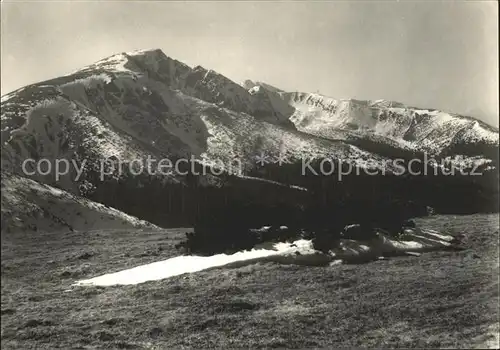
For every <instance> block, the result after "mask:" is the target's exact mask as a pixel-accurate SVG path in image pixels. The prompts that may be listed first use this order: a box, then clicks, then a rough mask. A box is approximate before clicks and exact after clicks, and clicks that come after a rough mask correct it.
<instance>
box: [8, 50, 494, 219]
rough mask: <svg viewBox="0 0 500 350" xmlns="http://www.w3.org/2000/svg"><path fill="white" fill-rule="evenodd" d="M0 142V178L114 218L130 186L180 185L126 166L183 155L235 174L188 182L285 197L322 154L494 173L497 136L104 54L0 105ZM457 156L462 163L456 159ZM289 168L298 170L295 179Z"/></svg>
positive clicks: (399, 110) (148, 59)
mask: <svg viewBox="0 0 500 350" xmlns="http://www.w3.org/2000/svg"><path fill="white" fill-rule="evenodd" d="M1 138H2V151H1V156H2V172H6V173H11V174H17V175H21V176H25V177H29V178H31V180H33V181H37V182H38V183H40V184H47V185H50V186H55V187H58V188H60V189H63V190H65V191H68V192H69V193H71V194H73V195H82V196H85V197H88V198H91V199H95V200H98V201H101V202H105V204H108V205H110V204H113V205H123V207H122V208H119V209H123V210H125V211H127V212H130V210H128V209H130V208H131V206H134V204H133V202H135V201H140V200H139V199H138V197H137V196H145V195H144V194H141V193H138V191H137V189H142V188H145V189H144V190H143V191H142V192H143V193H146V192H147V190H146V189H150V190H151V191H152V192H155V191H156V192H158V191H159V190H158V189H159V188H161V189H163V190H165V189H166V188H167V187H168V186H181V187H182V186H184V187H185V186H190V185H189V184H188V182H189V180H188V179H187V177H186V176H185V175H184V174H179V173H176V172H170V173H168V174H160V175H158V174H154V175H151V174H141V175H140V176H137V177H136V178H135V179H131V177H130V176H129V175H130V174H131V170H130V169H137V167H138V166H139V167H140V164H144V160H145V159H147V158H148V157H152V158H153V159H156V160H159V159H164V158H167V159H169V160H171V161H176V160H178V159H180V158H191V157H192V158H193V159H195V163H196V164H197V166H199V165H212V166H214V167H216V168H217V169H220V170H221V171H223V172H224V174H229V173H231V174H237V175H238V176H236V177H232V176H229V177H226V176H212V175H210V174H208V175H206V176H200V177H198V178H197V180H196V181H197V183H198V185H199V184H201V185H204V186H207V185H208V186H215V187H217V188H221V187H224V186H227V185H229V186H232V187H233V188H235V187H236V188H240V189H242V188H245V187H251V188H252V189H254V190H258V189H263V188H266V190H267V188H269V186H271V187H273V186H274V187H273V188H280V190H276V191H277V192H276V193H278V192H280V191H282V190H281V189H282V188H283V186H285V188H289V189H290V190H292V187H293V185H300V186H304V185H306V182H305V181H304V179H303V177H302V176H301V174H300V173H299V172H297V169H299V170H300V162H301V160H303V159H306V160H307V159H319V160H320V159H324V158H325V157H328V158H332V159H335V160H337V161H341V162H344V163H348V164H351V165H352V166H356V167H358V168H360V169H368V168H375V169H378V170H383V171H385V172H389V173H391V172H393V171H394V170H395V169H394V167H393V166H392V165H391V162H390V160H391V159H394V158H398V157H404V158H405V159H406V160H408V159H410V158H411V157H414V156H416V155H417V156H419V157H420V156H421V155H422V152H430V153H431V154H432V155H435V156H437V157H448V158H449V162H451V163H450V164H459V163H460V164H462V163H467V164H469V166H470V167H472V166H474V164H477V163H480V164H481V166H482V167H481V171H482V172H488V171H489V172H490V173H491V172H496V167H497V164H498V154H497V151H496V148H497V147H498V130H496V129H494V128H492V127H489V126H487V125H485V124H484V123H481V122H479V121H476V120H473V119H471V118H467V117H461V116H456V115H451V114H448V113H444V112H440V111H433V110H423V109H416V108H411V107H406V106H403V105H401V104H398V103H393V102H387V101H355V100H348V101H344V100H334V99H331V98H327V97H325V96H321V95H317V94H306V93H297V92H293V93H290V92H285V91H282V90H280V89H278V88H274V87H272V86H271V85H268V84H265V83H254V82H252V81H246V82H245V83H243V84H241V85H240V84H237V83H235V82H233V81H231V80H230V79H228V78H226V77H224V76H223V75H221V74H218V73H217V72H214V71H213V70H207V69H205V68H203V67H200V66H197V67H195V68H191V67H189V66H187V65H185V64H183V63H182V62H179V61H177V60H175V59H172V58H170V57H168V56H166V55H165V54H164V53H163V52H162V51H161V50H142V51H135V52H130V53H121V54H117V55H113V56H111V57H108V58H105V59H103V60H101V61H99V62H96V63H94V64H91V65H89V66H87V67H84V68H82V69H80V70H78V71H76V72H74V73H71V74H68V75H66V76H62V77H58V78H55V79H52V80H49V81H45V82H41V83H37V84H32V85H29V86H26V87H24V88H21V89H19V90H16V91H14V92H12V93H9V94H7V95H4V96H2V99H1ZM259 155H260V156H262V155H264V156H265V161H266V162H267V163H268V164H267V165H266V166H270V167H274V168H273V169H274V170H272V171H271V170H269V171H262V169H261V168H262V167H259V166H258V164H257V163H256V156H259ZM456 155H460V156H461V158H460V159H459V160H455V159H454V157H455V156H456ZM450 157H451V158H450ZM29 158H31V159H33V160H34V161H38V160H41V159H47V164H50V165H51V166H52V168H54V167H55V165H56V163H57V161H58V159H66V160H68V161H70V162H71V163H70V165H71V166H70V167H69V169H68V173H67V174H65V175H63V176H61V177H60V178H59V179H57V178H56V177H55V174H54V173H53V172H47V173H46V174H45V175H43V174H40V171H39V170H40V169H38V171H37V169H36V167H35V163H34V162H31V163H29V164H25V165H26V167H25V169H23V168H22V166H23V162H24V161H25V160H26V159H29ZM106 159H113V161H116V162H117V161H119V162H121V163H122V166H123V167H125V168H126V169H128V170H125V172H124V173H123V172H120V171H119V170H118V168H115V169H114V171H111V170H109V169H108V168H109V166H108V168H106V169H107V170H106V174H101V169H102V168H103V165H102V164H103V162H104V161H105V160H106ZM261 159H262V158H261ZM280 159H282V160H286V163H285V166H283V167H281V166H280V167H277V166H276V164H275V163H276V162H277V161H279V160H280ZM138 160H139V162H137V161H138ZM457 162H459V163H457ZM134 163H136V164H135V165H134ZM137 163H140V164H139V165H138V164H137ZM279 163H280V164H279V165H281V161H280V162H279ZM289 163H293V164H295V165H298V166H297V167H295V168H293V169H295V170H293V171H294V173H291V171H292V170H291V169H292V166H290V164H289ZM47 164H45V166H48V165H47ZM235 164H237V166H235ZM293 164H292V165H293ZM264 168H265V167H264ZM259 169H260V170H259ZM108 170H109V171H108ZM26 173H29V174H32V175H27V174H26ZM248 175H250V176H248ZM259 177H261V178H267V179H268V180H273V181H274V185H271V183H273V182H271V183H269V182H267V183H264V182H262V181H260V180H259ZM490 177H491V176H490ZM30 184H32V183H31V182H30ZM117 184H118V185H117ZM104 186H107V187H108V188H114V189H115V190H116V191H121V192H122V194H124V195H125V199H126V200H127V201H129V202H130V203H126V204H123V203H124V200H123V199H122V200H120V201H118V200H116V199H113V198H114V197H113V196H111V197H113V198H111V197H110V193H109V192H106V191H105V188H104ZM144 186H146V187H144ZM148 186H149V187H148ZM262 186H264V187H262ZM306 187H307V186H306ZM236 191H237V190H236ZM293 191H296V190H293ZM160 192H161V191H160ZM96 193H97V194H96ZM132 193H135V194H134V195H132ZM179 193H184V192H183V190H180V192H179ZM280 193H281V192H280ZM181 196H184V194H181ZM2 198H3V197H2ZM269 200H271V201H272V198H271V199H269ZM107 201H108V202H107ZM135 206H137V205H135ZM151 206H152V207H153V206H154V204H151ZM149 209H151V208H148V210H149ZM157 210H160V209H157ZM134 214H137V213H136V212H134Z"/></svg>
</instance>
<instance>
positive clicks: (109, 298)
mask: <svg viewBox="0 0 500 350" xmlns="http://www.w3.org/2000/svg"><path fill="white" fill-rule="evenodd" d="M418 224H419V225H421V226H422V227H430V228H434V229H438V230H442V231H445V232H449V233H451V234H458V233H464V234H465V235H466V237H467V239H468V245H469V249H466V250H464V251H460V252H435V253H426V254H423V255H422V256H421V257H418V258H417V257H405V258H394V259H391V260H388V261H379V262H374V263H369V264H364V265H340V266H334V267H305V266H294V265H288V266H282V265H277V264H273V263H265V264H256V265H251V266H246V267H242V268H235V269H221V270H211V271H205V272H200V273H196V274H191V275H183V276H178V277H173V278H171V279H166V280H162V281H156V282H148V283H144V284H140V285H133V286H118V287H107V288H99V287H82V288H77V289H75V290H74V291H67V289H69V288H70V285H71V284H72V283H73V282H74V281H75V280H76V279H80V278H88V277H92V276H96V275H98V274H101V273H106V272H114V271H119V270H121V269H124V268H127V267H133V266H138V265H141V264H144V263H147V262H152V261H158V260H162V259H166V258H168V257H171V256H174V255H176V254H178V253H177V252H176V251H175V249H174V248H173V246H174V245H175V243H177V242H178V241H179V240H180V239H181V238H182V237H183V232H184V230H183V229H179V230H162V231H117V230H113V231H100V232H96V231H92V232H88V233H86V234H82V233H71V234H70V233H61V232H60V233H51V234H43V237H40V235H35V234H30V235H26V234H24V235H23V234H2V316H1V317H2V347H3V348H6V349H8V348H31V347H36V348H42V349H43V348H46V349H53V348H56V347H62V348H78V347H80V348H89V347H90V348H107V347H110V348H119V347H121V348H127V347H128V348H172V347H181V346H187V347H195V348H205V347H209V346H214V347H218V348H221V347H222V348H225V347H233V348H234V347H288V348H290V347H301V348H307V347H325V346H335V347H340V346H342V347H344V346H345V347H350V346H361V347H406V348H407V347H462V348H463V347H468V346H481V345H482V346H485V344H486V342H487V341H488V340H489V337H488V336H487V335H485V334H486V333H488V332H489V331H490V330H491V325H492V324H495V323H496V324H498V313H497V311H496V306H497V305H498V295H499V294H498V257H497V256H498V255H497V254H498V226H499V225H498V216H497V215H473V216H462V217H460V216H457V217H454V216H437V217H430V218H426V219H419V220H418ZM42 238H43V239H42ZM40 242H43V243H40Z"/></svg>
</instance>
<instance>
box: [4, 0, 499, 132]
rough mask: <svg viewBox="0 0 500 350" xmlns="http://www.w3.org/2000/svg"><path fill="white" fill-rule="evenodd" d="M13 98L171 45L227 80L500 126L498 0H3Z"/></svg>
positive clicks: (174, 52) (7, 87)
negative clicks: (96, 65) (388, 103)
mask: <svg viewBox="0 0 500 350" xmlns="http://www.w3.org/2000/svg"><path fill="white" fill-rule="evenodd" d="M1 6H2V9H1V10H2V11H1V19H2V22H1V25H2V33H1V34H2V35H1V40H2V52H1V65H2V66H1V68H2V71H1V73H2V76H1V77H2V79H1V80H2V84H1V91H2V95H3V94H5V93H8V92H10V91H12V90H15V89H17V88H19V87H22V86H24V85H27V84H30V83H35V82H39V81H42V80H46V79H50V78H54V77H57V76H60V75H64V74H68V73H70V72H72V71H74V70H76V69H78V68H81V67H83V66H85V65H88V64H90V63H93V62H95V61H97V60H99V59H101V58H104V57H106V56H110V55H112V54H115V53H119V52H124V51H132V50H136V49H145V48H160V49H162V50H163V52H164V53H165V54H166V55H167V56H170V57H172V58H175V59H177V60H180V61H183V62H185V63H186V64H188V65H190V66H196V65H201V66H203V67H205V68H209V69H214V70H216V71H218V72H219V73H221V74H224V75H225V76H227V77H228V78H230V79H232V80H234V81H236V82H242V81H243V80H245V79H251V80H258V81H264V82H267V83H269V84H271V85H275V86H277V87H279V88H282V89H284V90H289V91H304V92H319V93H322V94H324V95H328V96H331V97H335V98H358V99H382V98H383V99H389V100H395V101H400V102H403V103H407V104H409V105H412V106H417V107H423V108H437V109H442V110H445V111H449V112H455V113H461V114H466V115H472V116H475V117H477V118H480V119H482V120H484V121H486V122H488V123H489V124H492V125H495V126H498V4H497V2H496V1H493V0H491V1H468V2H465V1H456V2H455V1H451V0H449V1H443V2H437V1H423V0H422V1H414V2H411V1H399V2H396V1H384V2H382V1H380V2H377V1H366V2H362V1H356V2H354V1H351V2H347V1H331V2H325V1H323V2H277V1H275V2H251V1H246V2H132V1H129V2H123V1H121V2H117V1H114V2H99V3H97V2H69V1H68V2H66V1H65V2H29V3H28V2H20V1H16V2H12V0H11V2H5V1H4V2H2V5H1Z"/></svg>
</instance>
